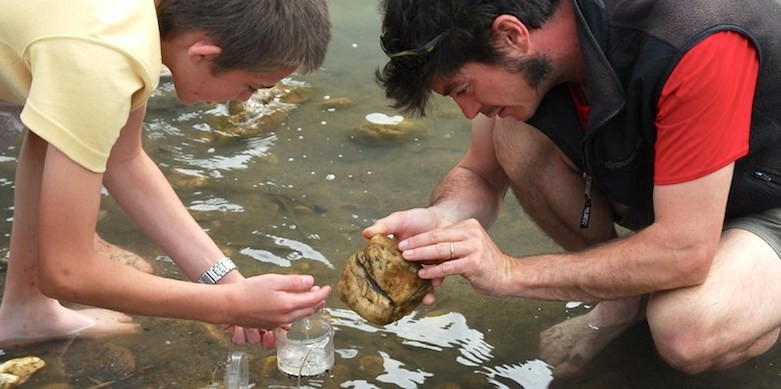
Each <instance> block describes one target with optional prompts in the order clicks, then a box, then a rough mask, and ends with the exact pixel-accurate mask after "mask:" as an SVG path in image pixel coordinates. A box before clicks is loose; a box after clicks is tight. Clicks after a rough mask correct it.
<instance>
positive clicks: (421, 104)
mask: <svg viewBox="0 0 781 389" xmlns="http://www.w3.org/2000/svg"><path fill="white" fill-rule="evenodd" d="M382 10H383V13H384V20H383V30H382V32H383V35H382V44H383V48H384V50H385V51H386V53H387V54H388V56H389V58H390V61H389V62H388V63H387V64H386V65H385V67H384V69H382V70H381V71H378V80H379V82H380V83H381V85H382V86H383V87H384V88H385V91H386V95H387V96H388V97H390V98H392V99H393V100H394V101H395V107H396V108H402V109H405V110H407V111H413V112H417V113H423V114H424V113H425V109H426V108H427V105H428V104H429V101H430V95H431V93H432V91H433V92H435V93H438V94H441V95H444V96H448V97H451V98H452V99H453V100H454V101H455V102H456V103H457V104H458V105H459V107H460V108H461V110H462V111H463V113H464V115H465V116H466V117H467V118H469V119H472V138H471V142H470V144H469V147H468V149H467V151H466V154H465V155H464V157H463V159H462V160H461V161H460V162H459V163H458V164H457V165H456V166H455V167H454V168H453V169H452V170H451V171H450V172H449V173H448V174H447V175H446V176H445V177H444V178H443V179H442V181H441V182H440V183H439V185H438V186H437V188H436V189H435V191H434V193H433V195H432V201H431V205H430V206H429V207H428V208H420V209H413V210H408V211H403V212H396V213H393V214H391V215H390V216H388V217H386V218H383V219H380V220H378V221H377V222H376V223H375V224H374V225H372V226H370V227H369V228H367V229H366V230H364V235H365V236H367V237H368V236H371V235H372V234H374V233H392V234H395V235H396V236H397V237H398V238H399V239H400V242H399V248H400V249H401V250H403V252H404V256H405V258H406V259H408V260H411V261H421V262H423V263H426V264H429V266H426V267H424V269H422V270H421V271H420V273H419V274H420V276H421V277H422V278H427V279H433V280H435V281H436V283H437V284H440V283H441V281H442V279H443V278H444V277H447V276H453V275H461V276H463V277H465V278H466V279H467V280H468V281H469V282H470V283H471V285H472V286H473V287H474V288H475V289H476V290H477V291H478V292H480V293H484V294H487V295H491V296H506V295H511V296H517V297H522V298H533V299H546V300H561V301H568V300H579V301H597V302H599V303H598V304H597V305H596V306H595V308H594V309H593V310H591V311H590V312H589V313H588V314H586V315H584V316H582V317H576V318H573V319H570V320H569V321H566V322H564V323H561V324H559V325H557V326H555V327H553V328H551V329H549V330H547V331H545V332H543V333H542V334H541V343H540V352H541V357H542V358H543V359H544V360H545V361H547V362H548V363H550V364H551V365H552V366H554V368H555V371H554V373H555V374H556V375H566V374H569V373H573V372H575V371H577V370H578V369H579V368H581V367H582V365H583V364H585V363H586V362H588V361H589V360H590V359H591V358H592V357H593V356H594V355H595V354H596V353H598V352H599V351H600V350H601V349H602V348H603V347H604V346H605V345H606V344H607V343H608V342H609V341H611V340H612V339H614V338H615V337H616V336H618V334H620V333H621V332H622V331H624V330H625V329H627V328H628V327H629V326H631V325H633V324H634V323H637V322H638V321H640V320H643V319H647V320H648V324H649V326H650V329H651V333H652V335H653V339H654V342H655V344H656V347H657V349H658V351H659V353H660V355H661V356H662V358H664V359H665V360H666V361H667V362H669V363H670V364H671V365H672V366H674V367H676V368H678V369H680V370H683V371H685V372H688V373H695V372H699V371H703V370H708V369H718V368H725V367H728V366H733V365H735V364H738V363H740V362H743V361H745V360H747V359H748V358H751V357H754V356H756V355H759V354H761V353H763V352H765V351H767V350H768V349H769V348H770V347H771V346H772V345H773V344H774V343H775V342H776V340H777V338H778V334H779V325H781V300H779V299H778V295H779V293H781V285H780V284H779V283H778V279H779V277H781V258H779V256H780V255H781V186H780V185H779V182H781V110H780V109H778V107H781V79H780V78H779V76H778V75H779V74H781V56H780V55H781V44H779V41H778V39H777V37H778V36H779V34H781V24H779V23H778V22H777V21H776V18H775V17H774V16H772V15H777V14H778V13H779V12H781V6H779V3H778V2H776V1H775V0H757V1H752V2H749V3H746V2H740V3H734V4H733V3H725V2H707V1H694V2H680V1H675V0H641V1H632V2H623V1H615V0H604V1H596V0H582V1H573V0H531V1H529V0H499V1H493V0H492V1H488V0H478V1H475V0H448V1H444V0H385V1H383V3H382ZM508 189H511V190H512V192H513V193H514V194H515V196H516V197H517V198H518V200H519V201H520V203H521V204H522V205H523V207H524V209H525V211H526V212H527V213H528V214H529V215H530V216H531V217H532V218H533V219H534V220H535V221H536V223H537V224H538V225H539V226H540V227H541V229H542V230H543V231H544V232H545V233H547V234H548V235H550V236H551V237H552V238H553V239H554V240H555V241H556V242H558V243H559V244H560V245H561V246H562V247H563V248H565V249H566V250H567V252H566V253H551V254H547V255H534V256H529V257H526V258H513V257H511V256H510V255H508V254H505V253H503V252H501V251H500V249H499V248H498V247H496V246H495V245H494V243H493V242H492V241H491V239H490V238H489V236H488V235H487V234H486V232H485V228H487V227H488V226H490V225H491V223H492V222H493V221H494V219H495V217H496V216H497V213H498V211H499V208H500V205H501V202H502V199H503V198H504V195H505V193H506V191H507V190H508ZM725 220H726V221H725ZM614 222H615V223H618V224H619V225H622V226H624V227H627V228H628V229H630V230H632V231H633V233H631V234H628V235H627V236H622V237H618V236H617V233H616V229H615V228H614ZM433 301H434V296H433V294H432V295H430V296H427V298H426V300H425V302H427V303H432V302H433Z"/></svg>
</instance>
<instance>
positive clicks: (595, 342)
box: [540, 298, 645, 377]
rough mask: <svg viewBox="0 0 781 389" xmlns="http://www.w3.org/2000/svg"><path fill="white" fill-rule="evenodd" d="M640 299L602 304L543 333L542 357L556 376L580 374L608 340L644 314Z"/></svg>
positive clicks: (541, 342) (615, 336) (541, 338)
mask: <svg viewBox="0 0 781 389" xmlns="http://www.w3.org/2000/svg"><path fill="white" fill-rule="evenodd" d="M640 305H641V300H640V299H639V298H638V299H628V300H617V301H606V302H602V303H599V304H598V305H597V306H596V307H595V308H594V309H593V310H591V311H590V312H588V313H587V314H585V315H582V316H577V317H573V318H572V319H569V320H566V321H563V322H561V323H559V324H557V325H555V326H553V327H551V328H549V329H547V330H545V331H543V332H542V333H541V334H540V358H541V359H542V360H543V361H545V362H547V363H548V364H549V365H551V366H553V367H554V370H553V375H554V376H556V377H567V376H571V375H573V374H576V373H578V372H579V371H580V370H581V368H582V367H583V366H585V365H586V364H587V363H588V362H589V361H591V360H592V359H593V358H594V357H595V356H596V355H597V354H599V352H600V351H602V350H603V349H604V348H605V347H606V346H607V345H608V343H610V342H611V341H612V340H613V339H615V338H617V337H618V336H619V335H620V334H621V333H623V332H624V331H625V330H626V329H628V328H629V327H631V326H632V325H634V324H636V323H638V322H639V321H640V320H642V319H643V318H644V317H645V314H644V311H643V310H641V309H640Z"/></svg>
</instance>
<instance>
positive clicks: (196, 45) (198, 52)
mask: <svg viewBox="0 0 781 389" xmlns="http://www.w3.org/2000/svg"><path fill="white" fill-rule="evenodd" d="M221 52H222V48H221V47H220V46H217V45H216V44H214V43H212V41H211V40H209V39H198V40H196V41H194V42H193V43H192V44H191V45H190V47H189V49H188V50H187V54H188V55H189V56H190V58H192V59H193V61H195V62H200V61H203V60H208V59H211V58H212V57H214V56H216V55H218V54H220V53H221Z"/></svg>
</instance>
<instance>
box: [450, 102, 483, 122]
mask: <svg viewBox="0 0 781 389" xmlns="http://www.w3.org/2000/svg"><path fill="white" fill-rule="evenodd" d="M453 100H454V101H455V102H456V104H458V107H459V108H461V113H463V114H464V116H465V117H466V118H467V119H474V118H475V117H476V116H477V114H478V113H480V110H481V109H482V104H480V103H478V102H477V101H476V100H475V99H472V98H469V97H454V98H453Z"/></svg>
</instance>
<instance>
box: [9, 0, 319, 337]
mask: <svg viewBox="0 0 781 389" xmlns="http://www.w3.org/2000/svg"><path fill="white" fill-rule="evenodd" d="M0 7H2V9H3V12H2V14H1V15H0V26H1V27H0V62H1V63H2V66H0V100H3V101H5V102H7V103H10V104H16V105H19V106H24V107H23V110H22V111H21V121H22V122H23V123H24V125H25V127H26V128H27V129H28V131H27V133H26V136H25V139H24V141H23V144H22V146H21V150H20V154H19V158H18V167H17V173H16V180H15V184H16V186H15V193H14V197H15V198H14V221H13V226H12V233H11V243H10V260H9V266H8V273H7V276H6V277H7V278H6V284H5V290H4V291H3V300H2V305H0V347H2V348H11V347H16V346H19V345H24V344H30V343H35V342H42V341H46V340H51V339H58V338H64V337H72V336H85V337H97V336H107V335H116V334H121V333H127V332H131V331H135V330H136V329H137V326H136V325H135V324H133V323H132V322H130V318H129V317H128V316H126V315H123V314H119V313H117V312H116V311H118V312H124V313H129V314H137V315H150V316H160V317H169V318H178V319H191V320H202V321H207V322H211V323H217V324H224V325H226V331H228V332H230V333H231V335H232V338H233V341H234V342H236V343H239V344H241V343H246V342H249V343H253V344H257V343H263V344H264V345H265V346H266V347H272V346H273V343H274V338H273V334H272V332H271V331H265V330H269V329H273V328H275V327H278V326H280V325H284V324H286V323H290V322H292V321H294V320H297V319H300V318H303V317H305V316H307V315H310V314H312V313H313V312H314V311H315V310H316V309H318V308H320V307H322V305H323V304H324V299H325V298H326V296H327V295H328V293H329V292H330V288H329V287H324V288H319V287H317V286H314V280H313V278H312V277H311V276H304V275H300V276H298V275H291V276H283V275H274V274H266V275H260V276H256V277H250V278H244V277H243V276H242V275H241V274H240V273H239V272H238V271H237V270H235V264H233V262H232V261H231V260H230V259H229V258H227V257H224V255H223V254H222V253H221V252H220V250H219V248H218V247H217V245H216V244H215V243H214V242H213V241H212V240H211V239H210V238H209V236H208V235H207V234H206V233H205V232H204V231H203V230H202V229H201V228H200V227H199V225H198V224H197V223H196V222H195V220H194V219H193V218H192V217H191V216H190V215H189V214H188V212H187V209H186V208H185V207H184V205H183V204H182V203H181V201H180V200H179V199H178V198H177V197H176V194H175V193H174V191H173V190H172V188H171V186H170V185H169V184H168V183H167V182H166V180H165V177H164V176H163V175H162V173H161V172H160V170H159V169H158V168H157V166H156V165H155V163H154V162H153V161H151V160H150V159H149V157H148V156H147V154H146V153H144V151H143V150H142V148H141V128H142V122H143V119H144V113H145V107H146V101H147V100H148V98H149V96H150V93H151V92H152V90H153V89H154V88H155V87H156V86H157V83H158V81H159V76H160V72H161V70H162V65H163V64H164V65H165V66H167V67H168V68H169V69H170V71H171V73H172V75H173V82H174V85H175V87H176V91H177V95H178V97H179V99H180V100H181V101H183V102H184V103H188V104H189V103H194V102H198V101H206V102H224V101H228V100H231V99H239V100H246V99H248V98H249V97H250V95H252V93H253V92H255V91H256V90H257V89H261V88H269V87H271V86H273V85H274V84H275V83H277V82H278V81H279V80H280V79H282V78H284V77H286V76H288V75H289V74H291V73H292V72H293V71H294V70H296V69H298V68H301V69H302V70H303V71H312V70H314V69H316V68H318V67H319V66H320V64H321V63H322V61H323V59H324V56H325V52H326V48H327V45H328V42H329V39H330V22H329V20H328V10H327V3H326V1H324V0H301V1H295V2H291V1H287V0H225V1H219V2H215V1H211V0H163V1H161V2H159V3H158V4H155V3H154V2H152V1H150V0H109V1H99V2H95V1H87V0H80V1H76V2H69V3H68V5H67V6H65V7H63V6H61V5H58V4H54V3H52V2H51V1H48V0H33V1H24V2H18V1H10V0H8V1H6V0H3V1H1V2H0ZM9 111H11V110H9ZM101 185H105V187H106V188H107V189H108V191H109V193H110V194H111V195H112V196H113V197H114V198H115V199H116V200H117V202H118V203H119V204H120V205H121V206H122V208H123V209H124V210H125V211H126V212H127V213H128V215H129V216H130V217H131V218H132V219H133V220H134V221H135V222H136V223H137V224H138V226H139V227H140V228H141V229H142V230H143V231H144V232H145V233H146V234H147V235H148V236H149V237H150V238H151V239H153V240H154V241H155V243H157V244H158V245H160V247H161V248H162V249H163V250H164V251H165V252H166V253H167V254H168V255H169V256H170V257H171V258H172V259H173V260H174V261H175V262H176V263H177V264H178V265H179V266H180V267H181V268H182V270H183V271H184V273H185V274H186V275H187V276H188V277H189V278H190V279H191V280H193V281H200V282H198V283H196V282H183V281H178V280H173V279H169V278H164V277H158V276H154V275H151V274H148V273H145V272H141V271H137V270H135V269H132V268H130V267H128V266H123V265H120V264H119V263H117V262H115V261H110V260H108V259H107V258H105V257H104V256H102V255H101V254H100V253H99V252H97V251H96V250H95V248H94V244H93V239H94V236H95V226H96V222H97V216H98V209H99V205H100V198H101V195H100V191H101ZM211 284H217V285H211ZM58 300H64V301H68V302H75V303H80V304H84V305H88V306H93V307H99V308H95V309H87V310H79V311H77V310H72V309H68V308H66V307H64V306H62V305H61V304H60V303H59V301H58Z"/></svg>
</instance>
